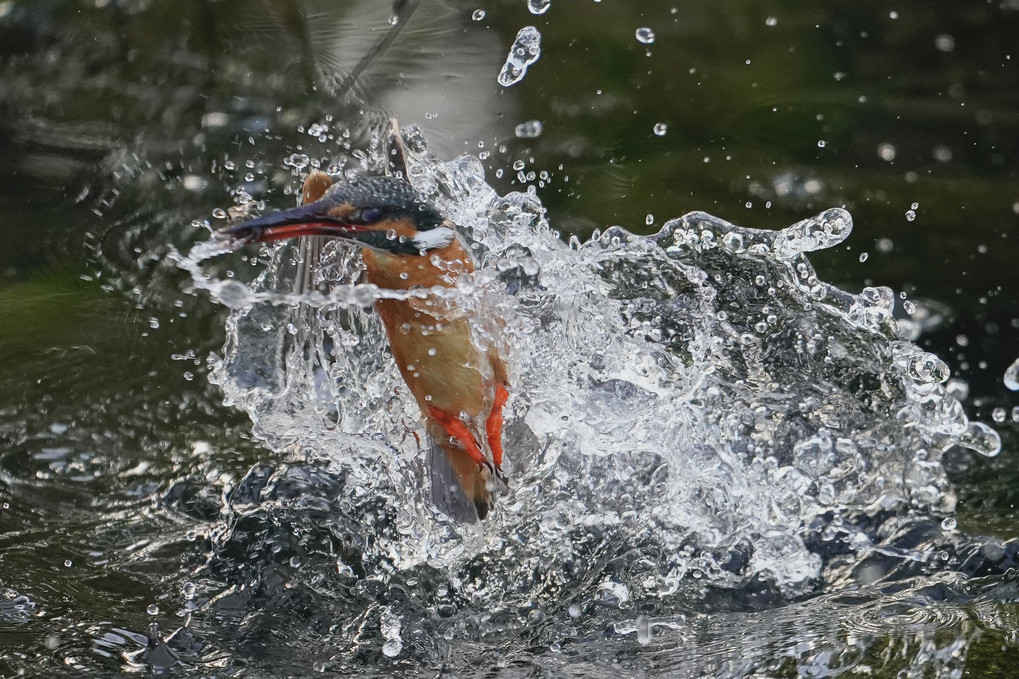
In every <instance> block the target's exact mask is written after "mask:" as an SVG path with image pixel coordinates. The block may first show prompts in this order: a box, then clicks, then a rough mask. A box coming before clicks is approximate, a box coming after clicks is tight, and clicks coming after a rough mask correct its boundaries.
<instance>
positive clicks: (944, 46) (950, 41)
mask: <svg viewBox="0 0 1019 679" xmlns="http://www.w3.org/2000/svg"><path fill="white" fill-rule="evenodd" d="M934 46H935V47H937V48H938V49H939V50H941V51H942V52H951V51H952V50H954V49H955V38H953V37H952V36H950V35H949V34H948V33H941V34H939V35H938V37H936V38H934Z"/></svg>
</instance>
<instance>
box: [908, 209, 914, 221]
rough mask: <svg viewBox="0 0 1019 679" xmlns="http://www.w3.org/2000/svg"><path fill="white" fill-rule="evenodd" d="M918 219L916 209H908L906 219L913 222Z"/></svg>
mask: <svg viewBox="0 0 1019 679" xmlns="http://www.w3.org/2000/svg"><path fill="white" fill-rule="evenodd" d="M914 219H916V210H906V221H907V222H911V221H913V220H914Z"/></svg>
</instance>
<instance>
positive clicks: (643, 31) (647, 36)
mask: <svg viewBox="0 0 1019 679" xmlns="http://www.w3.org/2000/svg"><path fill="white" fill-rule="evenodd" d="M635 35H636V36H637V42H642V43H644V44H645V45H651V44H653V43H654V41H655V32H654V31H652V30H651V29H650V28H648V27H646V26H642V27H640V28H638V29H637V32H636V34H635Z"/></svg>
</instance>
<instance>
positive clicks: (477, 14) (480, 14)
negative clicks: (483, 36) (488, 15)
mask: <svg viewBox="0 0 1019 679" xmlns="http://www.w3.org/2000/svg"><path fill="white" fill-rule="evenodd" d="M471 18H472V19H474V20H475V21H481V20H482V19H484V18H485V10H483V9H476V10H474V14H472V15H471Z"/></svg>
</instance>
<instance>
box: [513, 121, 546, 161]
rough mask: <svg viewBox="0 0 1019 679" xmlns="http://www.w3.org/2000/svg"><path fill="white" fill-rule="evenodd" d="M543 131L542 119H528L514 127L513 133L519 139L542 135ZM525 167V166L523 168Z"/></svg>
mask: <svg viewBox="0 0 1019 679" xmlns="http://www.w3.org/2000/svg"><path fill="white" fill-rule="evenodd" d="M541 131H542V125H541V121H540V120H528V121H527V122H525V123H520V124H519V125H517V126H516V127H515V128H514V129H513V134H514V135H516V137H517V138H518V139H534V138H535V137H540V136H541ZM521 169H523V168H521Z"/></svg>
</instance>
